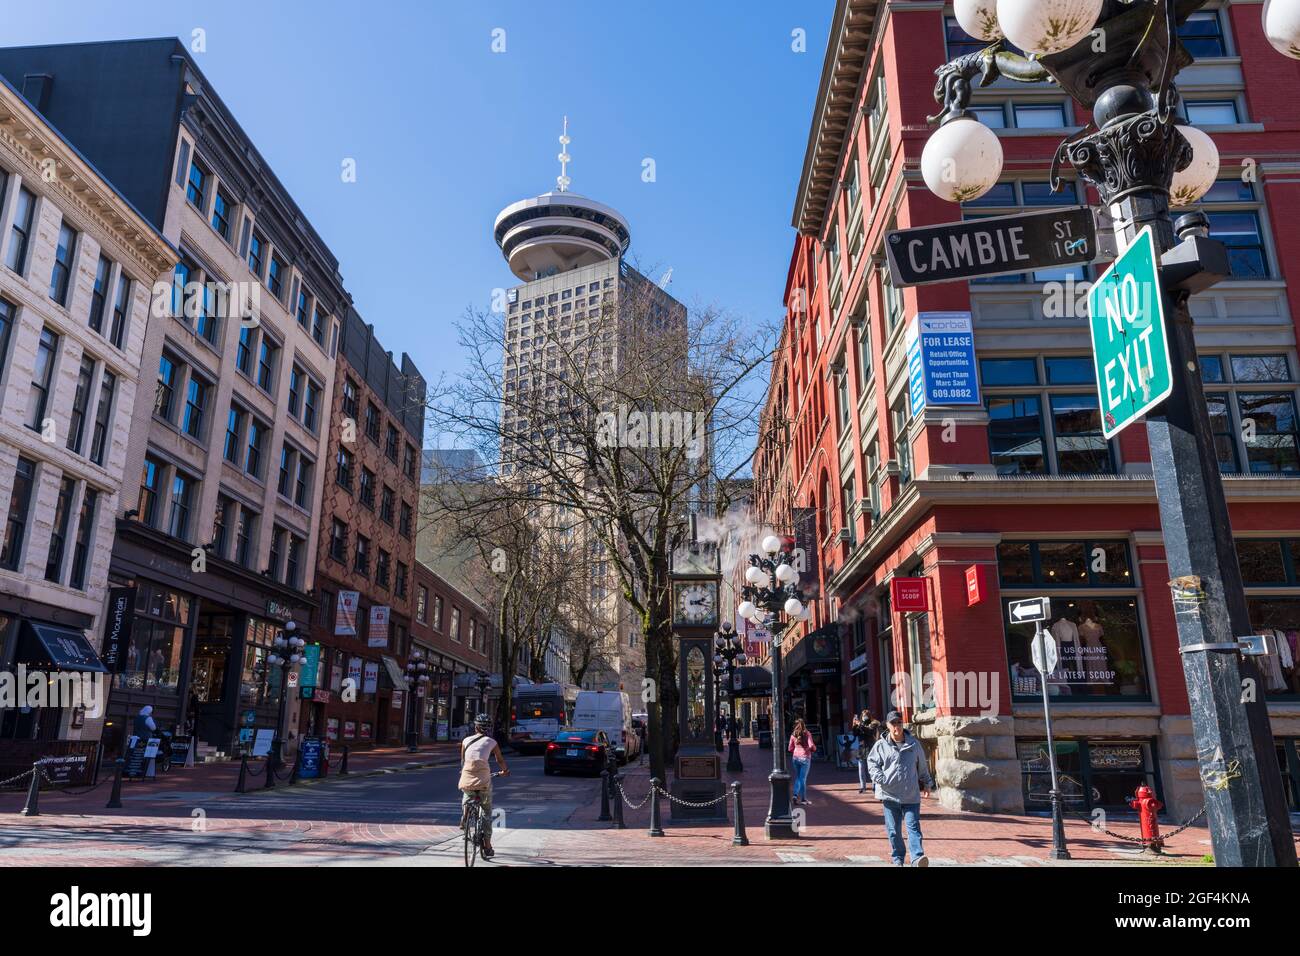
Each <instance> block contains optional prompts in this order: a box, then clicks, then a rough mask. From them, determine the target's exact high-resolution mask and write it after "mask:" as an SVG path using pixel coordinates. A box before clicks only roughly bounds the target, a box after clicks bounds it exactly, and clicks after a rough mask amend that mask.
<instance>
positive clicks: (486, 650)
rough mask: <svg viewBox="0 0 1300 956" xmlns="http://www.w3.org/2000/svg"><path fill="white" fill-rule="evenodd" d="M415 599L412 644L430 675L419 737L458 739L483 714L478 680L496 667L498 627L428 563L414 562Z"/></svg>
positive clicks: (424, 698) (418, 706)
mask: <svg viewBox="0 0 1300 956" xmlns="http://www.w3.org/2000/svg"><path fill="white" fill-rule="evenodd" d="M412 600H413V602H414V603H413V606H412V612H411V613H412V617H411V642H412V646H413V648H414V649H415V650H418V651H419V652H420V653H421V655H422V656H423V658H424V660H425V662H426V663H427V664H428V668H429V669H428V674H429V678H430V679H429V684H428V687H427V690H426V693H425V694H424V697H423V699H422V701H421V702H420V704H419V705H417V711H416V712H417V713H418V714H419V715H420V737H421V739H422V740H449V739H453V736H452V735H453V732H455V731H457V729H458V728H463V727H464V726H465V724H466V723H468V722H470V721H472V720H473V718H474V715H475V714H476V713H478V706H479V705H478V700H479V697H478V690H477V688H476V687H475V686H474V684H473V682H474V679H475V678H476V677H477V676H478V675H479V674H480V673H482V672H484V671H487V670H488V669H489V668H490V666H491V664H490V658H491V650H492V644H493V639H494V635H495V634H496V630H495V628H494V627H493V624H492V619H491V616H490V615H489V614H488V612H487V611H486V610H485V609H484V608H482V607H480V606H479V605H478V604H477V603H476V602H474V601H472V600H470V599H469V598H468V597H466V596H465V594H464V593H463V592H462V591H460V590H458V589H457V588H456V587H455V586H454V585H452V584H451V583H450V582H448V581H446V580H445V579H444V578H442V577H441V576H440V575H438V574H437V573H436V572H434V571H433V569H431V568H430V567H428V566H427V565H426V564H425V563H424V562H423V561H416V562H415V592H414V595H413V598H412ZM499 680H500V678H499V676H498V681H499ZM499 686H500V685H499V683H498V687H499Z"/></svg>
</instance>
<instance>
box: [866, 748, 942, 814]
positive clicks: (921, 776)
mask: <svg viewBox="0 0 1300 956" xmlns="http://www.w3.org/2000/svg"><path fill="white" fill-rule="evenodd" d="M867 773H868V774H870V775H871V782H872V783H874V784H875V785H876V799H877V800H893V801H895V802H896V803H920V802H921V787H922V786H924V787H925V789H926V790H933V789H934V779H933V778H932V777H931V776H930V767H929V765H928V764H927V763H926V760H925V750H924V749H923V748H922V747H921V742H920V741H919V740H917V739H916V738H915V737H913V736H912V735H911V734H909V733H908V732H907V731H903V742H902V743H901V744H896V743H894V741H893V740H891V739H890V737H889V733H888V732H886V733H884V734H882V735H881V737H880V739H879V740H877V741H876V744H875V746H874V747H872V748H871V753H870V754H868V755H867Z"/></svg>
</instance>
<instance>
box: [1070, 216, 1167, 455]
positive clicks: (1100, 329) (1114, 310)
mask: <svg viewBox="0 0 1300 956" xmlns="http://www.w3.org/2000/svg"><path fill="white" fill-rule="evenodd" d="M1088 324H1089V326H1090V330H1091V332H1092V360H1093V363H1094V365H1095V366H1096V370H1097V395H1098V398H1099V400H1100V401H1101V430H1102V433H1103V434H1104V435H1105V436H1106V437H1107V438H1114V437H1115V436H1116V435H1117V434H1119V433H1120V432H1121V431H1123V430H1124V428H1126V427H1127V426H1128V425H1131V424H1132V423H1133V422H1134V421H1136V420H1137V419H1138V418H1140V417H1141V416H1143V415H1145V414H1146V413H1147V412H1149V411H1150V410H1151V409H1152V408H1154V407H1155V406H1156V405H1159V404H1160V403H1161V402H1163V401H1164V400H1165V399H1166V398H1168V397H1169V393H1170V392H1172V391H1173V388H1174V376H1173V370H1172V369H1171V368H1170V362H1169V338H1168V336H1167V334H1166V332H1165V306H1164V296H1163V295H1161V291H1160V274H1159V272H1158V271H1157V269H1156V243H1155V237H1154V235H1153V234H1152V232H1151V227H1150V226H1147V227H1146V228H1145V229H1143V230H1142V231H1141V232H1140V233H1138V236H1137V238H1136V239H1134V240H1133V242H1132V243H1131V244H1130V245H1129V247H1128V248H1127V249H1125V250H1124V251H1123V252H1121V253H1120V255H1119V258H1118V259H1116V260H1115V261H1114V262H1113V263H1111V266H1110V268H1109V269H1107V270H1106V271H1105V272H1103V273H1102V275H1101V278H1099V279H1098V280H1097V282H1096V284H1095V285H1093V287H1092V288H1091V289H1089V290H1088Z"/></svg>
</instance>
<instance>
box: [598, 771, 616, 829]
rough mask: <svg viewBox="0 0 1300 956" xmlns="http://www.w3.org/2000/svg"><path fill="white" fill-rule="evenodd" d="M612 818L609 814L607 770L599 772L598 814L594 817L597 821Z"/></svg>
mask: <svg viewBox="0 0 1300 956" xmlns="http://www.w3.org/2000/svg"><path fill="white" fill-rule="evenodd" d="M612 819H614V818H613V817H611V816H610V815H609V771H608V770H602V771H601V772H600V816H598V817H596V820H597V821H599V822H604V821H606V820H612Z"/></svg>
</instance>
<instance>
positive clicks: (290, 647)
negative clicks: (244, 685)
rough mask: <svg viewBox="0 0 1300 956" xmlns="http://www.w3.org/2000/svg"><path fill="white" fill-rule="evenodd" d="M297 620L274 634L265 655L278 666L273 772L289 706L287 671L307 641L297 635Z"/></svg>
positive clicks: (270, 663)
mask: <svg viewBox="0 0 1300 956" xmlns="http://www.w3.org/2000/svg"><path fill="white" fill-rule="evenodd" d="M297 630H298V622H297V621H288V622H287V623H286V624H285V625H284V628H283V629H282V630H281V631H280V632H279V633H277V634H276V635H275V640H273V641H272V642H271V653H269V654H267V655H266V663H267V665H268V666H270V667H278V668H280V709H279V714H278V715H277V717H276V721H275V738H274V739H273V740H272V741H271V755H272V756H271V758H270V760H271V764H269V765H268V772H273V769H272V767H273V764H274V763H275V762H277V761H279V759H280V747H281V746H282V745H283V743H284V722H285V720H286V718H287V716H288V707H289V671H290V670H291V669H292V668H294V667H296V666H297V665H298V664H300V663H302V649H303V648H304V647H306V646H307V642H306V641H304V640H303V639H302V638H301V637H299V636H298V635H297V634H296V633H294V632H295V631H297Z"/></svg>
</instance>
